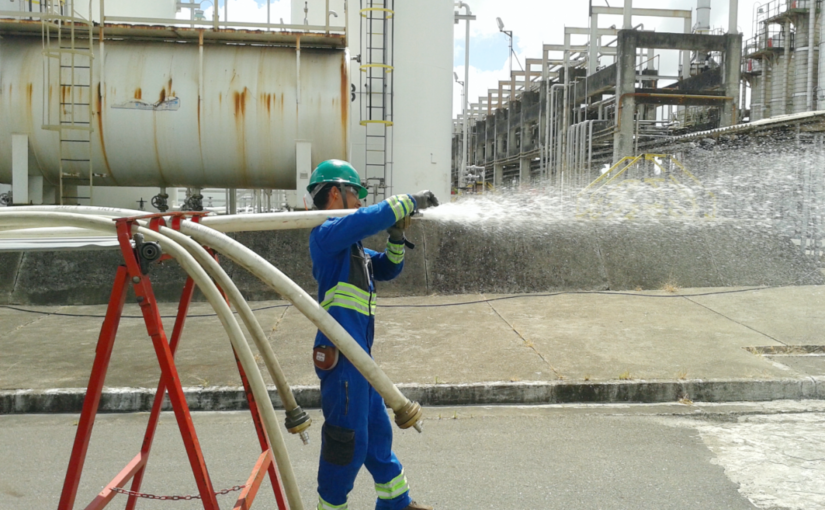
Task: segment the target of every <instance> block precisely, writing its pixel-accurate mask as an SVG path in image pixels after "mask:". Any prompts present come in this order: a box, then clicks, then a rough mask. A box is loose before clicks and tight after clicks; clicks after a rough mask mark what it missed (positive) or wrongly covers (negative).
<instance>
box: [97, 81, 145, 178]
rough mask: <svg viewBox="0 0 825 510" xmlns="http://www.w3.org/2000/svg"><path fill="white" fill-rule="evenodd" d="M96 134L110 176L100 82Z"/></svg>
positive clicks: (110, 169) (98, 85)
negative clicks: (98, 136) (104, 135)
mask: <svg viewBox="0 0 825 510" xmlns="http://www.w3.org/2000/svg"><path fill="white" fill-rule="evenodd" d="M137 91H138V92H140V89H137ZM136 99H140V98H139V97H138V98H136ZM97 132H98V134H99V135H100V151H101V152H102V153H103V162H104V163H105V164H106V171H107V172H108V173H109V176H111V175H112V168H111V167H110V166H109V157H108V156H107V155H106V141H105V140H104V138H103V91H102V90H101V88H100V82H97Z"/></svg>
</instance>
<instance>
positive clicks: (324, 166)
mask: <svg viewBox="0 0 825 510" xmlns="http://www.w3.org/2000/svg"><path fill="white" fill-rule="evenodd" d="M328 182H331V183H336V184H346V185H347V186H353V187H355V188H356V189H357V190H358V198H360V199H364V198H367V188H365V187H364V186H362V185H361V177H360V176H359V175H358V171H357V170H356V169H355V168H353V167H352V165H350V164H349V163H347V162H346V161H341V160H340V159H328V160H326V161H324V162H323V163H321V164H320V165H318V166H317V167H315V170H314V171H313V172H312V177H310V178H309V186H307V191H308V192H310V193H312V190H313V189H314V188H315V186H317V185H318V184H326V183H328Z"/></svg>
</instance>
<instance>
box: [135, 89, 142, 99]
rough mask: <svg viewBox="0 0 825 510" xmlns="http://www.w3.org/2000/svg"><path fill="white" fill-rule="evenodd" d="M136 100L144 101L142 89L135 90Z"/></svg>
mask: <svg viewBox="0 0 825 510" xmlns="http://www.w3.org/2000/svg"><path fill="white" fill-rule="evenodd" d="M135 99H143V91H142V90H141V89H140V87H138V88H136V89H135Z"/></svg>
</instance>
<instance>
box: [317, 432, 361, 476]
mask: <svg viewBox="0 0 825 510" xmlns="http://www.w3.org/2000/svg"><path fill="white" fill-rule="evenodd" d="M321 434H322V435H323V439H324V441H323V444H322V446H321V458H322V459H324V460H325V461H327V462H329V463H330V464H335V465H336V466H346V465H347V464H349V463H350V462H352V459H353V457H354V456H355V431H354V430H350V429H345V428H343V427H336V426H335V425H330V424H329V423H324V425H323V427H321Z"/></svg>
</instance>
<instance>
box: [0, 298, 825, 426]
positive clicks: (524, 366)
mask: <svg viewBox="0 0 825 510" xmlns="http://www.w3.org/2000/svg"><path fill="white" fill-rule="evenodd" d="M161 306H162V313H163V314H164V315H166V316H172V317H174V314H175V312H176V306H175V305H172V304H164V305H161ZM252 306H253V309H255V310H257V311H256V316H257V317H258V320H259V321H260V322H261V325H262V326H263V328H264V330H265V331H266V332H268V335H269V340H270V342H271V344H272V346H273V348H274V351H275V353H276V354H277V356H278V358H279V361H280V363H281V366H282V367H283V370H284V372H285V374H286V376H287V379H288V380H289V382H290V383H291V384H292V385H296V386H309V387H315V386H317V378H316V376H315V373H314V370H313V366H312V364H311V360H310V349H311V346H312V342H313V338H314V335H315V328H314V327H313V326H312V324H311V323H310V322H309V321H308V320H307V319H306V318H305V317H304V316H303V315H301V314H300V313H299V312H298V311H297V310H296V309H295V308H294V307H291V306H288V305H287V304H286V303H284V302H254V303H252ZM25 308H26V310H30V311H35V312H45V313H46V314H41V313H29V312H24V311H19V310H15V309H11V308H3V307H0V348H2V353H3V355H2V356H0V393H2V394H3V395H5V397H6V398H7V400H8V399H9V398H22V397H19V395H18V396H14V394H15V390H36V391H35V393H37V392H38V391H42V390H53V389H69V388H84V387H85V386H86V384H87V382H88V377H89V372H90V369H91V365H92V360H93V358H94V352H95V344H96V340H97V335H98V331H99V328H100V325H101V322H102V319H101V316H102V315H103V314H104V313H105V306H62V307H25ZM124 314H125V315H126V316H132V317H137V316H139V311H138V307H137V305H135V304H129V305H127V306H126V309H125V311H124ZM78 315H86V316H85V317H83V316H78ZM164 322H165V325H166V327H167V331H171V329H172V322H173V318H167V319H165V320H164ZM823 329H825V287H821V286H807V287H779V288H739V289H731V288H718V289H677V290H676V292H667V291H645V292H627V293H615V292H603V293H561V294H555V295H539V294H526V295H509V296H494V295H460V296H429V297H406V298H386V299H379V308H378V312H377V328H376V343H375V348H374V352H373V355H374V357H375V359H376V361H377V362H378V364H379V365H380V366H381V367H382V368H383V369H384V370H385V371H386V372H387V374H388V375H389V377H390V378H391V379H392V380H393V381H394V382H396V383H402V384H406V385H407V386H405V387H410V388H413V387H414V388H418V389H417V390H416V391H418V392H419V394H417V395H418V396H419V398H422V399H423V400H422V402H424V403H453V404H477V403H489V402H500V403H501V402H514V401H515V402H521V401H522V400H519V398H521V397H519V396H518V395H519V394H521V393H524V392H533V393H535V391H537V390H536V388H537V387H538V388H541V387H544V386H541V385H549V386H548V387H552V389H553V390H552V391H554V392H556V394H557V395H558V394H559V393H558V392H560V391H562V390H561V389H563V388H566V387H568V386H570V387H576V388H579V390H581V388H585V389H587V391H588V392H590V393H589V394H593V392H595V393H598V392H599V391H600V390H599V388H600V387H601V386H600V385H602V386H603V387H610V388H613V389H614V390H615V388H621V387H622V385H636V386H639V385H642V386H644V388H647V390H646V391H653V392H654V393H655V391H656V389H657V388H659V387H665V386H666V385H668V384H669V385H670V386H669V388H672V391H675V392H677V393H679V392H681V393H682V394H683V396H685V397H688V398H691V399H695V400H717V401H719V400H769V399H774V398H819V397H820V396H825V384H823V385H820V384H818V383H819V381H818V378H817V377H816V376H825V357H821V356H816V355H812V354H808V353H809V352H814V351H816V350H817V346H821V345H825V337H823V336H822V334H821V332H822V331H823ZM792 347H793V348H794V349H791V348H792ZM747 348H751V350H748V349H747ZM752 351H756V352H767V353H769V354H758V353H757V354H754V353H753V352H752ZM789 354H791V356H789ZM177 364H178V368H179V372H180V374H181V379H182V383H183V385H184V386H186V387H193V388H213V387H224V386H229V387H237V386H239V385H240V379H239V377H238V373H237V369H236V367H235V363H234V358H233V356H232V352H231V349H230V347H229V342H228V340H227V338H226V336H225V334H224V332H223V329H222V328H221V326H220V324H219V322H218V320H217V318H216V317H214V316H212V315H211V309H209V306H208V305H207V304H205V303H194V304H193V305H192V308H191V310H190V318H189V319H188V320H187V323H186V328H185V331H184V335H183V338H182V343H181V345H180V348H179V350H178V354H177ZM260 364H261V368H262V372H264V373H265V372H266V370H265V367H264V366H263V363H262V362H261V363H260ZM158 377H159V370H158V368H157V361H156V358H155V355H154V351H153V349H152V345H151V342H150V341H149V337H148V336H147V334H146V330H145V326H144V324H143V321H142V319H140V318H127V317H124V318H123V319H122V321H121V324H120V329H119V333H118V337H117V341H116V343H115V348H114V352H113V355H112V361H111V365H110V368H109V372H108V376H107V379H106V384H107V387H109V388H154V387H155V386H156V384H157V381H158ZM266 377H267V380H268V376H266ZM710 382H715V384H717V386H715V388H716V389H714V390H713V391H715V392H717V394H714V395H711V394H710V393H708V391H709V390H705V389H702V387H700V386H697V385H700V384H709V383H710ZM493 383H498V384H497V385H496V386H495V388H496V389H495V391H496V392H499V393H501V392H508V391H509V392H510V395H511V396H510V397H508V398H510V400H496V399H495V398H493V397H489V395H488V397H484V398H481V400H479V398H480V397H479V398H476V397H474V395H476V396H477V395H478V392H477V391H476V392H475V393H473V392H467V391H463V390H461V387H462V386H463V385H476V386H478V385H485V384H487V385H489V384H493ZM760 384H761V385H763V386H764V387H765V388H769V390H765V391H762V392H760V391H756V392H755V393H754V392H751V393H747V392H745V393H742V390H743V388H744V389H748V388H750V389H753V388H757V389H758V388H759V385H760ZM657 385H658V386H657ZM765 385H767V386H765ZM639 387H641V386H639ZM422 388H423V389H422ZM560 388H561V389H560ZM680 388H681V389H680ZM720 388H721V389H720ZM770 388H773V389H770ZM2 390H6V391H2ZM579 390H576V391H579ZM614 390H610V391H614ZM404 391H407V390H406V389H405V390H404ZM410 391H413V390H412V389H411V390H410ZM485 391H486V390H485ZM490 391H492V390H490ZM581 391H583V390H581ZM617 391H618V390H617ZM634 391H635V390H634ZM668 391H671V390H668ZM439 392H440V393H439ZM451 392H452V393H451ZM456 392H457V393H456ZM520 392H521V393H520ZM718 392H722V394H718ZM737 392H738V393H737ZM820 392H821V393H822V394H823V395H820ZM17 393H18V394H19V392H17ZM711 393H712V392H711ZM447 394H449V395H450V396H449V397H444V399H442V400H439V398H440V397H439V395H442V396H443V395H447ZM10 395H12V396H11V397H10ZM421 395H424V396H423V397H421ZM513 395H515V396H513ZM525 395H526V393H525ZM610 395H612V396H610ZM610 395H607V394H606V393H603V395H602V397H601V398H593V399H588V398H585V399H584V400H585V401H611V400H612V401H625V400H630V401H666V400H669V399H671V398H673V399H674V400H675V399H677V398H679V396H678V395H677V396H675V397H673V395H676V393H672V394H671V393H668V392H665V393H659V394H656V395H658V396H656V395H654V396H651V397H649V398H646V397H645V396H644V394H642V393H638V392H636V393H634V394H632V395H630V396H628V394H627V393H626V392H625V393H622V392H621V391H618V393H616V392H615V391H614V392H613V393H611V394H610ZM749 395H751V396H749ZM0 396H1V395H0ZM411 398H412V397H411ZM490 398H492V400H490ZM544 398H545V397H543V396H538V397H537V396H535V395H533V396H532V397H529V398H528V397H525V398H524V400H523V401H524V402H531V403H536V402H553V401H579V400H577V399H578V398H579V397H576V396H573V397H569V398H567V399H566V400H559V399H558V398H557V399H556V400H553V399H547V400H542V399H544ZM428 399H429V400H428ZM485 399H487V400H485ZM299 400H300V399H299ZM316 400H317V399H316ZM313 401H314V400H313V399H312V398H309V400H304V401H303V405H305V406H309V407H312V402H313ZM8 406H9V404H6V407H5V408H4V409H5V411H4V412H13V409H10V408H9V407H8ZM21 409H24V410H26V411H29V412H32V411H54V410H55V409H40V408H38V407H37V406H35V407H31V406H23V407H20V406H18V409H17V411H18V412H19V411H20V410H21ZM59 410H62V411H67V410H73V409H72V408H68V409H67V408H65V407H63V408H60V409H59ZM123 410H129V409H128V408H124V409H123ZM132 410H135V409H132Z"/></svg>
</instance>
